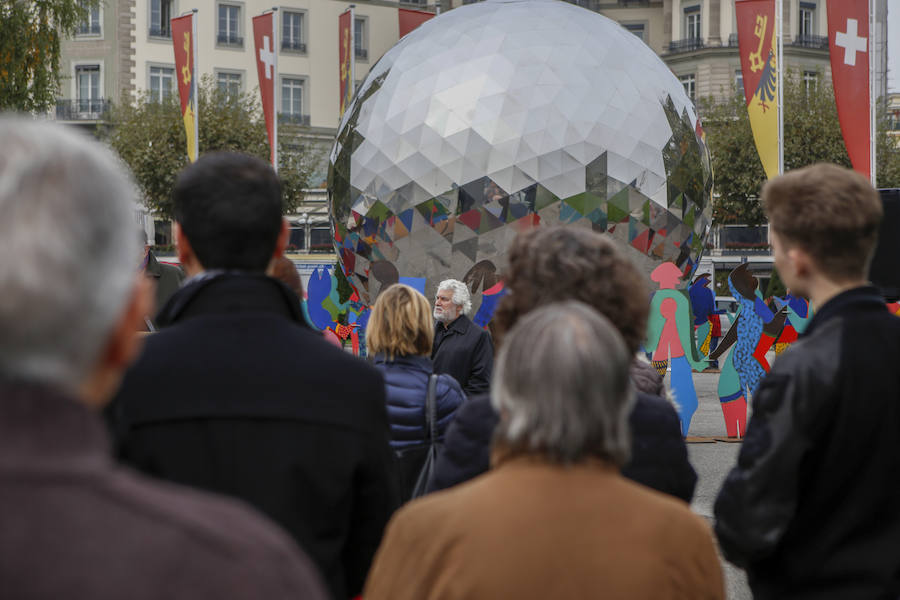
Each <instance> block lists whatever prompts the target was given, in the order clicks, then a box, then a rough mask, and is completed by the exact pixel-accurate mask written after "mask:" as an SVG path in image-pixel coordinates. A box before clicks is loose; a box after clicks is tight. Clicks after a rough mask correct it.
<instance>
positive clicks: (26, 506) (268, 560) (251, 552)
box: [0, 382, 327, 600]
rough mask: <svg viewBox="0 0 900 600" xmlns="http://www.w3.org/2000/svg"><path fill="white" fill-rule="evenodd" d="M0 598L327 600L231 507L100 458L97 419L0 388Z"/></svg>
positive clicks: (46, 396)
mask: <svg viewBox="0 0 900 600" xmlns="http://www.w3.org/2000/svg"><path fill="white" fill-rule="evenodd" d="M0 597H2V598H16V599H20V600H27V599H31V598H34V599H38V598H40V599H44V598H69V599H80V598H90V599H96V600H104V599H107V598H108V599H110V600H111V599H119V598H129V599H131V600H143V599H148V600H149V599H151V598H154V599H156V598H166V599H170V600H174V599H180V598H184V599H188V598H190V599H204V598H210V599H212V598H215V599H222V598H248V599H249V598H312V599H319V598H326V597H327V595H326V593H325V592H324V587H323V585H322V583H321V580H320V577H319V575H318V573H317V572H316V571H315V569H314V567H313V566H312V563H311V562H310V561H309V559H308V558H306V557H305V556H303V555H302V554H301V553H300V552H299V551H298V550H297V548H296V546H294V545H293V543H292V542H291V540H290V539H289V538H288V537H287V536H286V535H285V534H283V533H282V532H280V531H279V530H277V529H276V528H275V527H274V526H273V525H272V524H270V523H268V522H267V521H265V520H264V519H263V518H262V517H260V516H257V515H256V514H253V513H252V511H251V510H250V509H248V508H246V507H244V506H241V505H240V504H239V503H237V502H234V501H231V500H225V499H222V498H218V497H215V496H212V495H208V494H205V493H200V492H195V491H192V490H188V489H186V488H182V487H180V486H175V485H171V484H164V483H161V482H153V481H151V480H149V479H145V478H143V477H141V476H138V475H136V474H134V473H132V472H130V471H128V470H126V469H124V468H120V467H117V466H116V465H115V464H114V463H113V462H112V461H111V459H110V458H109V449H108V442H107V438H106V432H105V429H104V428H103V426H102V424H101V422H100V420H99V418H98V417H97V416H96V415H94V414H93V413H91V412H90V411H89V410H88V409H87V408H85V407H83V406H82V405H80V404H78V403H77V402H76V401H74V400H72V399H71V398H69V397H67V396H65V395H62V394H60V393H58V392H54V391H52V390H50V389H48V388H46V387H41V386H36V385H23V384H10V383H8V382H7V383H0Z"/></svg>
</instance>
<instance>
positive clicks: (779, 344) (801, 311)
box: [773, 293, 812, 356]
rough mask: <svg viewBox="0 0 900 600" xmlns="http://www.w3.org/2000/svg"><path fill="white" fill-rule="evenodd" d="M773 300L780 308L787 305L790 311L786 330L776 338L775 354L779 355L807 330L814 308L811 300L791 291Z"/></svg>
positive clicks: (788, 311)
mask: <svg viewBox="0 0 900 600" xmlns="http://www.w3.org/2000/svg"><path fill="white" fill-rule="evenodd" d="M773 300H774V301H775V305H776V306H777V307H778V308H779V309H781V308H783V307H787V313H788V315H787V321H786V322H785V324H784V330H783V331H782V332H781V335H779V336H778V339H777V340H775V355H776V356H777V355H779V354H781V353H782V352H784V351H785V350H787V349H788V348H789V347H790V345H791V344H793V343H794V342H796V341H797V339H798V337H799V336H800V334H801V333H803V332H804V331H805V330H806V326H807V325H808V324H809V321H810V319H812V310H811V309H810V307H809V300H807V299H806V298H801V297H799V296H794V295H793V294H791V293H788V295H787V296H785V297H784V298H777V297H776V298H774V299H773Z"/></svg>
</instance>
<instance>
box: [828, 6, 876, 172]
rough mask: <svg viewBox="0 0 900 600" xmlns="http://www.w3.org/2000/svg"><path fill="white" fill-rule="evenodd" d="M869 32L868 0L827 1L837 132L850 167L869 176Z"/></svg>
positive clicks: (870, 45)
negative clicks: (839, 134)
mask: <svg viewBox="0 0 900 600" xmlns="http://www.w3.org/2000/svg"><path fill="white" fill-rule="evenodd" d="M869 33H870V32H869V0H841V1H840V2H829V3H828V45H829V48H830V50H831V79H832V82H833V83H834V100H835V102H836V103H837V113H838V119H839V120H840V122H841V132H843V134H844V144H845V145H846V146H847V154H849V155H850V162H851V163H853V168H854V169H855V170H857V171H859V172H860V173H862V174H863V175H865V176H866V177H870V178H871V176H872V173H871V170H872V167H873V165H872V161H871V140H872V129H871V126H872V120H871V115H870V111H871V98H870V96H869V94H870V91H869V52H870V51H871V50H872V39H871V37H870V35H869Z"/></svg>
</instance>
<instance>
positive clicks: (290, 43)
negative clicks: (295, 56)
mask: <svg viewBox="0 0 900 600" xmlns="http://www.w3.org/2000/svg"><path fill="white" fill-rule="evenodd" d="M303 16H304V15H303V13H300V12H290V11H285V13H284V15H283V20H282V27H281V48H282V50H293V51H294V52H306V42H305V41H304V40H305V39H306V38H305V36H304V35H303V21H304V18H303Z"/></svg>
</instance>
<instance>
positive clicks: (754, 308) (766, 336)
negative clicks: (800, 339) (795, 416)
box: [709, 263, 787, 437]
mask: <svg viewBox="0 0 900 600" xmlns="http://www.w3.org/2000/svg"><path fill="white" fill-rule="evenodd" d="M728 287H729V289H730V290H731V293H732V294H733V295H734V297H735V299H736V300H737V301H738V311H737V313H735V317H734V323H733V324H732V325H731V328H730V329H729V330H728V333H726V334H725V337H724V339H723V340H722V343H721V344H719V346H718V348H716V349H715V350H714V351H713V352H712V353H711V354H710V355H709V359H710V360H716V359H718V358H719V357H720V356H721V355H722V354H724V352H725V351H726V350H728V349H729V348H731V347H732V346H734V349H733V350H732V351H731V353H729V355H728V358H727V359H725V363H724V365H723V366H722V372H721V374H720V375H719V386H718V393H719V402H721V404H722V416H723V417H724V419H725V431H726V433H727V435H728V437H743V436H744V432H745V430H746V428H747V398H748V397H749V396H751V395H752V394H753V392H755V391H756V388H757V386H758V385H759V382H760V380H761V379H762V378H763V376H764V375H765V374H766V373H767V372H768V371H769V363H768V361H767V360H766V356H765V355H766V352H768V351H769V349H770V348H771V347H772V345H773V344H774V343H775V340H776V339H777V338H778V336H779V335H780V334H781V330H782V329H783V328H784V322H785V319H786V318H787V311H786V309H781V310H779V311H778V312H777V313H773V312H772V311H771V310H770V309H769V307H768V306H766V303H765V302H763V298H762V294H760V292H759V282H758V281H757V279H756V277H755V276H754V275H753V273H751V272H750V271H749V269H748V265H747V263H744V264H741V265H740V266H738V267H737V268H736V269H735V270H733V271H732V272H731V274H729V276H728Z"/></svg>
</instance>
